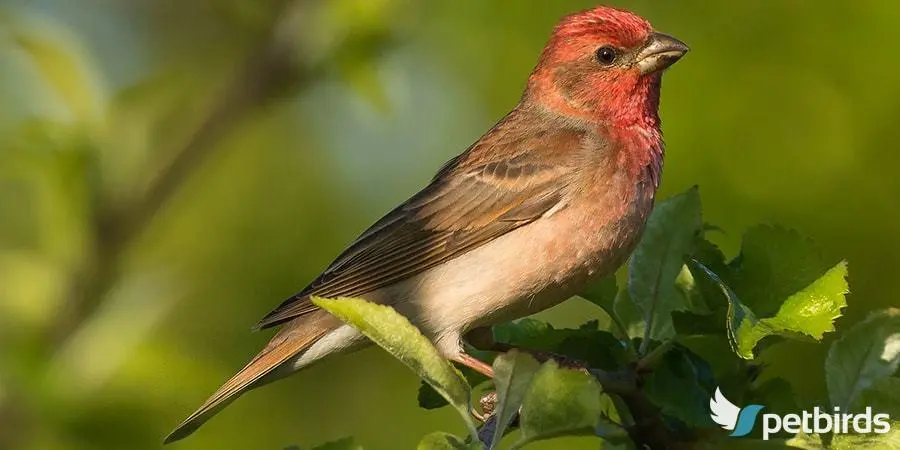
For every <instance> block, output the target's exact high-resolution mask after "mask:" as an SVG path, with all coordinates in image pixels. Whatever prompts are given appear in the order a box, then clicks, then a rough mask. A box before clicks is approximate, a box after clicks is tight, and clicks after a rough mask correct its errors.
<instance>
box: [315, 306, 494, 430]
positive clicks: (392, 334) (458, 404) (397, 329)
mask: <svg viewBox="0 0 900 450" xmlns="http://www.w3.org/2000/svg"><path fill="white" fill-rule="evenodd" d="M313 303H315V304H316V305H317V306H319V307H320V308H322V309H324V310H326V311H328V312H330V313H332V314H334V315H335V316H337V317H338V318H340V319H341V320H343V321H344V322H347V323H348V324H350V325H352V326H353V327H354V328H356V329H357V330H359V331H360V332H361V333H362V334H364V335H365V336H366V337H368V338H369V339H371V340H372V341H373V342H375V343H376V344H378V345H379V346H380V347H381V348H383V349H385V350H387V351H388V353H390V354H391V355H393V356H394V357H395V358H397V359H399V360H400V361H402V362H403V364H406V366H408V367H409V368H410V369H412V371H413V372H415V373H416V375H418V376H419V377H420V378H422V379H423V380H425V381H426V382H428V384H430V385H431V387H433V388H434V390H435V391H437V392H438V393H440V394H441V395H442V396H443V397H444V398H445V399H447V401H448V402H449V403H450V405H452V406H453V408H454V409H456V410H457V411H458V412H459V414H460V416H461V417H462V418H463V420H464V421H465V423H466V426H467V427H468V428H469V432H470V433H471V434H472V436H473V437H474V438H476V439H477V436H478V432H477V430H476V428H475V423H474V422H473V420H472V416H471V414H470V410H471V406H470V405H469V395H470V388H469V385H468V384H467V383H466V380H465V378H463V376H462V375H461V374H460V373H459V371H457V370H456V369H455V368H454V367H453V366H452V365H451V364H450V363H449V362H448V361H447V360H446V359H444V358H443V357H442V356H441V354H440V353H438V351H437V349H436V348H434V346H433V345H432V344H431V341H429V340H428V338H426V337H425V336H423V335H422V333H421V332H420V331H419V330H418V329H417V328H416V327H415V326H413V325H412V324H411V323H409V321H408V320H407V319H406V318H405V317H403V316H402V315H400V314H399V313H397V312H396V311H395V310H394V309H393V308H391V307H389V306H384V305H378V304H375V303H372V302H368V301H365V300H362V299H355V298H338V299H325V298H314V299H313Z"/></svg>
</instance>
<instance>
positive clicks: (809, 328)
mask: <svg viewBox="0 0 900 450" xmlns="http://www.w3.org/2000/svg"><path fill="white" fill-rule="evenodd" d="M689 266H690V268H691V270H692V271H694V272H695V273H696V274H698V275H701V276H705V277H708V279H710V280H711V281H713V282H714V283H716V285H718V286H719V288H720V290H721V293H722V295H724V297H725V298H726V300H727V301H728V315H727V317H726V332H727V334H728V338H729V341H730V342H731V344H732V348H733V349H734V351H735V353H737V354H738V355H739V356H741V357H742V358H745V359H753V357H754V356H753V349H754V348H755V347H756V345H757V344H758V343H759V341H760V340H762V339H763V338H765V337H767V336H775V335H778V336H783V337H788V338H800V337H804V336H805V337H806V338H812V339H816V340H819V339H822V337H823V335H824V334H825V333H826V332H829V331H833V330H834V320H835V319H837V318H838V317H840V315H841V309H842V308H843V307H845V306H846V305H847V303H846V298H845V295H846V293H847V291H848V286H847V280H846V277H847V265H846V263H843V262H842V263H839V264H838V265H836V266H835V267H833V268H831V269H830V270H828V271H827V272H825V274H824V275H822V276H821V277H820V278H818V279H816V280H814V282H813V283H812V284H810V285H808V286H806V287H805V288H803V289H801V290H800V291H798V292H796V293H794V294H793V295H791V296H790V297H788V298H787V299H786V300H785V301H784V303H783V305H782V306H781V309H780V310H779V311H778V313H777V314H775V316H774V317H769V318H764V319H758V318H757V316H756V314H754V312H753V311H752V310H751V309H750V308H749V307H747V306H746V305H744V304H743V303H742V302H741V300H740V299H739V298H738V296H737V294H735V292H734V291H733V290H732V289H731V287H729V286H728V285H727V284H725V282H724V281H722V279H721V278H719V276H718V275H717V274H715V273H713V272H712V271H711V270H710V269H709V268H707V267H706V266H703V265H702V264H700V263H699V262H697V261H691V262H690V264H689Z"/></svg>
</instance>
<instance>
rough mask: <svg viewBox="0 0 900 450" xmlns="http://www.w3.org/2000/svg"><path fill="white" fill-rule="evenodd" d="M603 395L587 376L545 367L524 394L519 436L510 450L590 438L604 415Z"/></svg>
mask: <svg viewBox="0 0 900 450" xmlns="http://www.w3.org/2000/svg"><path fill="white" fill-rule="evenodd" d="M602 393H603V392H602V391H601V389H600V385H599V384H598V383H597V381H596V380H595V379H594V378H593V377H591V376H590V375H588V374H586V373H584V372H581V371H577V370H568V369H561V368H559V366H557V364H556V363H555V362H553V361H548V362H546V363H544V364H543V365H542V366H541V368H540V370H538V372H537V374H535V376H534V378H533V379H532V382H531V386H530V387H529V389H528V392H527V393H526V394H525V401H524V402H523V404H522V412H521V419H520V422H519V423H520V427H521V432H522V435H521V438H520V440H519V442H517V443H516V444H515V445H514V446H513V447H512V448H520V447H522V446H523V445H525V444H527V443H529V442H533V441H537V440H541V439H550V438H554V437H559V436H565V435H593V434H594V430H595V429H596V428H597V425H598V423H599V421H600V416H601V414H602V413H603V404H602V401H601V395H602Z"/></svg>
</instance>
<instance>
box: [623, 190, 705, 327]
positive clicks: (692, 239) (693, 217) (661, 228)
mask: <svg viewBox="0 0 900 450" xmlns="http://www.w3.org/2000/svg"><path fill="white" fill-rule="evenodd" d="M702 229H703V220H702V218H701V205H700V193H699V190H698V189H697V188H696V187H694V188H691V189H689V190H688V191H687V192H685V193H682V194H679V195H676V196H673V197H670V198H668V199H666V200H664V201H662V202H660V203H659V204H658V205H657V206H656V207H655V208H654V209H653V213H652V214H651V215H650V218H649V219H648V221H647V228H646V230H645V231H644V237H643V238H642V239H641V242H640V243H639V244H638V246H637V248H636V249H635V251H634V253H633V254H632V256H631V262H630V263H629V266H628V293H629V297H630V298H631V300H632V301H633V302H634V303H635V304H636V305H637V306H638V308H640V310H641V311H642V312H643V316H644V318H645V321H646V322H647V323H648V324H649V327H650V334H649V337H650V338H652V339H664V338H667V337H671V336H672V335H673V334H674V329H673V327H672V319H671V316H670V314H671V313H672V311H678V310H682V309H686V308H687V307H688V305H687V304H686V302H685V300H684V298H683V296H682V294H680V293H679V292H678V290H677V288H676V286H675V280H676V278H677V277H678V274H679V273H680V272H681V268H682V266H683V265H684V260H683V258H684V257H685V256H686V255H689V254H691V253H692V252H693V249H694V245H695V243H696V240H697V236H698V235H700V233H701V230H702Z"/></svg>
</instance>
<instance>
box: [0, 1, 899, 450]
mask: <svg viewBox="0 0 900 450" xmlns="http://www.w3.org/2000/svg"><path fill="white" fill-rule="evenodd" d="M615 3H616V4H618V5H619V6H624V7H627V8H629V9H632V10H635V11H637V12H639V13H641V14H642V15H644V16H646V17H648V18H649V19H650V20H651V21H652V22H653V23H654V24H655V25H656V26H657V27H658V28H659V29H660V30H663V31H665V32H668V33H671V34H673V35H675V36H678V37H679V38H681V39H683V40H684V41H686V42H688V43H689V44H690V45H691V46H692V48H693V51H692V53H690V54H689V55H688V57H686V58H685V59H684V60H683V61H682V62H680V63H679V64H678V65H677V66H676V67H674V68H673V69H672V70H671V71H670V73H668V74H667V75H666V81H665V86H664V88H663V91H664V92H663V105H662V116H663V120H664V122H665V124H664V131H665V134H666V140H667V143H668V150H667V162H666V173H665V176H664V183H663V187H662V191H663V192H662V193H661V195H663V196H667V195H669V194H671V193H674V192H681V191H683V190H684V189H685V188H686V187H688V186H691V185H694V184H699V185H701V186H702V189H703V192H704V196H703V199H704V218H705V220H707V221H708V222H710V223H715V224H716V225H718V226H720V227H722V229H725V230H729V232H728V233H720V234H716V233H711V239H712V240H714V241H715V242H716V243H718V244H719V245H720V246H721V247H722V248H723V249H724V250H725V251H726V253H727V254H736V253H737V251H738V249H739V245H740V237H741V234H742V233H741V232H740V231H741V230H744V229H746V228H748V227H749V226H751V225H754V224H756V223H760V222H764V223H765V222H775V223H782V224H788V225H790V226H791V227H792V228H795V229H799V230H802V231H803V232H804V233H805V234H807V235H810V236H813V237H815V238H816V241H817V242H818V243H819V244H820V245H821V247H822V249H823V251H822V253H823V255H822V260H823V261H829V262H830V261H834V262H836V261H838V260H840V259H847V260H849V261H850V262H851V265H852V268H853V270H852V273H851V274H850V281H851V283H850V284H851V286H852V288H853V292H852V294H851V295H850V297H849V298H848V303H849V304H850V306H851V307H850V308H849V309H848V310H847V316H846V317H845V318H842V319H841V321H840V322H839V324H840V326H848V327H849V326H850V325H852V324H853V323H856V322H859V321H861V320H863V319H865V317H866V316H867V314H868V312H869V311H872V310H875V309H880V308H883V307H886V306H890V305H896V304H898V301H897V297H896V293H895V292H894V289H893V288H892V286H893V283H892V281H893V280H895V279H897V277H898V276H900V256H898V255H900V240H898V239H897V238H896V236H895V234H896V230H897V229H900V210H898V209H897V208H896V204H897V194H898V193H900V180H898V178H897V177H896V173H895V172H896V167H898V166H900V153H898V152H896V151H895V150H894V149H895V148H896V146H897V145H896V132H895V129H896V125H895V124H894V122H895V121H896V117H897V113H898V111H900V101H898V99H900V83H898V77H900V75H898V74H900V71H898V70H897V69H898V67H895V66H897V65H900V62H897V61H896V60H895V59H894V58H890V57H887V56H886V55H893V54H896V53H897V51H898V50H900V48H898V47H900V40H897V39H895V36H894V29H895V25H896V23H898V21H900V5H897V4H895V2H888V1H868V2H844V3H842V4H839V5H838V4H835V5H826V4H819V3H815V2H782V1H775V0H771V1H764V2H743V3H730V2H719V3H715V2H706V1H699V0H689V1H682V2H654V1H650V0H641V1H631V2H625V1H619V2H615ZM593 4H594V3H593V2H589V1H582V0H577V1H576V0H564V1H557V2H539V1H527V2H523V1H513V0H499V1H490V2H485V1H479V0H465V1H455V2H415V1H412V0H375V1H373V0H333V1H314V0H308V1H297V2H287V1H281V0H266V1H251V0H219V1H215V0H200V1H192V2H176V1H173V0H132V1H128V2H119V1H114V0H90V1H87V2H71V1H65V0H30V1H25V0H5V1H4V2H3V3H2V4H0V96H2V98H3V101H2V102H0V448H24V449H102V448H110V449H112V448H157V447H158V446H159V443H160V441H161V438H162V436H164V435H165V434H166V433H167V432H168V431H169V430H170V429H171V427H172V426H173V425H175V424H176V423H177V422H178V421H179V420H180V419H181V418H182V417H183V416H184V415H185V414H186V413H187V412H188V411H189V410H191V408H193V407H195V406H196V405H197V404H198V403H199V402H200V401H202V399H204V398H205V396H206V395H207V394H208V393H210V392H211V391H212V390H213V389H214V388H215V387H216V386H218V383H220V382H221V381H223V380H224V379H225V378H226V377H227V376H229V375H230V374H231V373H232V372H233V371H234V370H235V369H237V368H238V367H240V366H241V365H242V364H243V363H244V362H245V360H246V359H247V358H248V357H249V356H250V355H252V354H253V353H254V352H255V351H256V349H257V348H258V347H260V346H261V345H262V344H263V343H264V342H265V340H266V338H267V336H266V335H265V334H250V333H249V332H248V328H249V326H250V325H251V324H253V323H254V322H255V321H256V320H257V319H258V318H260V317H261V316H262V315H263V314H265V312H267V311H268V310H269V309H270V308H271V307H273V306H274V305H276V304H277V303H278V302H279V301H280V300H282V298H284V297H286V296H288V295H290V294H292V293H293V292H294V291H296V290H298V289H299V288H301V287H302V286H303V285H304V284H305V283H306V282H307V281H308V280H310V279H311V278H312V277H313V276H315V275H316V274H317V273H318V271H320V270H321V269H322V268H323V267H324V266H325V265H326V264H327V263H328V262H329V261H330V259H331V258H332V257H334V255H336V254H337V252H339V251H340V249H341V248H342V246H343V245H345V244H346V243H347V242H349V241H350V240H351V239H352V238H354V237H355V236H356V235H357V234H358V233H359V232H360V231H361V230H362V229H363V228H364V227H366V226H367V225H369V224H370V223H372V222H373V221H374V220H375V219H377V218H378V217H379V215H380V214H382V213H384V212H385V211H387V210H389V209H390V208H391V207H393V206H394V205H395V204H396V203H398V202H399V201H401V200H403V199H404V198H405V196H407V195H409V194H410V193H412V192H413V191H414V190H415V189H416V188H418V187H419V186H421V185H422V184H423V183H425V182H426V180H427V179H428V177H429V176H430V175H431V174H432V173H433V171H434V170H436V168H437V167H438V166H439V165H440V163H441V162H443V161H444V160H446V159H448V158H449V157H451V156H452V155H454V154H456V153H458V152H459V151H461V150H462V149H463V148H465V147H466V146H467V145H468V144H469V143H470V142H471V141H473V140H474V139H476V138H477V137H478V135H479V134H480V133H481V132H483V131H484V130H485V129H487V128H488V127H489V126H490V125H491V124H492V123H493V122H494V121H495V120H496V119H498V118H499V117H500V116H501V115H502V114H503V113H505V112H506V111H507V110H508V109H509V108H511V107H512V106H513V105H514V104H515V102H516V101H517V99H518V96H519V95H520V93H521V89H522V86H523V82H524V79H525V76H526V74H527V73H528V71H529V70H530V69H531V67H532V65H533V64H534V61H535V59H536V56H537V53H538V52H539V50H540V47H541V46H542V45H543V41H544V39H545V38H546V36H547V34H548V32H549V29H550V27H551V26H552V24H553V23H554V21H555V20H557V18H558V17H560V16H561V15H562V14H565V13H567V12H571V11H573V10H576V9H580V8H585V7H589V6H593ZM273 42H276V43H280V44H278V45H282V44H283V46H276V47H274V48H275V51H274V55H275V56H277V58H275V59H267V58H268V57H270V56H272V54H273V53H272V52H267V49H268V50H271V49H272V48H273V47H272V46H271V44H272V43H273ZM267 62H268V63H270V64H271V65H267ZM259 68H263V69H265V70H263V71H259V70H257V71H254V69H259ZM269 76H274V77H273V78H268V77H269ZM248 80H249V81H248ZM242 83H243V84H242ZM233 86H237V88H232V87H233ZM229 92H231V93H233V94H234V95H235V96H234V97H230V96H228V95H226V94H227V93H229ZM223 105H224V106H223ZM220 109H221V110H222V111H224V112H223V113H220V114H221V115H220V116H213V113H214V112H215V111H218V110H220ZM211 116H213V117H214V118H215V117H217V119H216V120H215V121H213V122H212V123H213V127H212V128H204V124H205V123H207V122H208V120H209V118H210V117H211ZM216 125H218V126H216ZM207 127H208V126H207ZM203 130H206V131H203ZM201 132H202V133H201ZM204 133H205V134H204ZM198 134H199V136H200V139H199V145H196V144H195V147H190V145H191V144H190V143H191V142H195V141H196V140H198V137H197V136H198ZM186 148H188V149H191V148H193V150H191V151H190V152H189V153H188V154H189V155H193V156H191V157H190V158H189V159H188V160H187V162H188V164H186V165H182V164H179V165H177V166H176V167H184V168H186V169H188V170H185V171H184V172H183V174H181V175H179V176H176V177H175V178H174V179H175V180H176V182H175V183H164V185H165V186H171V188H164V189H162V190H161V191H158V190H155V189H159V188H154V186H158V181H159V180H160V179H161V177H162V179H164V180H165V179H168V178H165V177H163V175H164V174H171V173H172V172H170V167H171V164H172V162H173V161H179V155H183V154H185V153H184V152H185V149H186ZM196 155H200V156H199V157H196ZM194 158H196V159H194ZM178 170H180V169H178ZM176 173H181V172H176ZM169 176H171V175H169ZM148 192H158V193H159V192H161V193H162V194H165V195H159V196H158V197H155V196H150V195H148ZM148 199H156V200H152V201H151V200H148ZM136 205H137V206H136ZM154 205H155V206H154ZM828 267H830V265H829V266H828ZM590 308H591V306H590V305H586V304H584V302H581V303H579V301H573V302H570V304H568V305H565V306H561V307H559V308H557V309H555V310H553V311H551V312H549V313H547V314H545V318H549V319H551V320H553V321H554V322H557V323H560V324H567V325H573V324H575V325H577V324H580V323H581V322H583V321H584V320H583V318H584V316H585V315H586V314H588V313H587V311H589V310H590ZM757 313H759V311H757ZM765 316H769V314H766V315H765ZM828 339H832V338H830V337H828V336H827V335H826V340H828ZM827 348H828V346H820V347H817V346H814V345H811V344H807V343H804V342H800V341H785V342H784V343H779V344H776V345H773V346H770V347H766V348H765V349H762V350H760V354H758V355H757V356H758V357H759V358H760V359H761V360H763V361H766V362H770V363H771V365H772V367H779V370H780V371H781V372H782V373H780V374H779V376H780V377H782V378H785V379H786V380H788V381H797V382H796V383H792V386H793V387H794V388H795V389H797V391H798V392H797V394H798V395H799V396H800V397H801V398H818V397H821V396H822V395H824V393H825V392H826V386H825V384H824V382H823V381H818V380H809V381H806V380H805V379H804V373H805V369H806V368H808V367H811V366H815V367H821V366H822V364H823V363H824V361H825V359H826V352H825V350H824V349H827ZM720 351H729V349H727V348H725V349H720ZM416 387H417V383H416V380H415V378H414V377H413V376H412V375H410V374H408V373H407V372H406V370H405V369H404V368H403V367H402V366H401V365H399V364H396V363H395V362H393V361H392V360H391V359H390V357H388V356H386V355H384V354H382V353H380V352H377V351H363V352H361V353H358V354H355V355H353V356H352V357H341V358H337V359H335V360H333V361H329V362H327V363H324V364H322V365H320V366H317V367H315V368H312V369H310V370H308V371H305V372H304V373H302V374H299V375H297V376H295V377H293V378H292V379H290V380H288V381H284V382H281V383H277V384H274V385H272V386H270V387H267V388H265V389H262V390H260V391H257V392H253V393H252V394H250V395H248V396H246V397H245V398H243V399H241V400H240V401H238V402H236V403H235V404H234V405H233V406H232V407H230V408H229V409H228V410H227V411H225V412H224V413H223V414H222V415H221V416H220V417H217V418H216V419H215V420H214V421H212V422H210V424H209V425H208V426H207V427H206V428H204V429H203V430H202V431H201V432H199V433H198V434H197V435H196V436H193V437H191V439H189V440H187V441H185V442H184V443H182V444H179V445H180V446H182V447H184V448H283V447H284V446H285V445H287V444H290V443H299V444H301V445H303V446H306V445H307V444H311V443H315V442H324V441H329V440H335V439H338V438H341V437H343V436H346V435H350V434H352V435H354V436H356V437H357V439H358V440H359V441H360V442H365V443H366V448H372V449H378V448H383V449H395V448H411V447H413V446H414V445H415V443H416V442H418V440H419V438H420V437H421V435H422V432H423V431H427V430H432V429H442V426H443V424H446V423H449V422H451V421H452V419H450V418H451V417H452V415H453V413H452V412H450V411H448V410H447V409H443V410H436V411H433V412H428V413H421V412H419V410H418V408H417V406H416V404H415V401H414V400H413V398H414V397H415V389H416ZM407 399H408V400H407ZM262 412H265V414H263V413H262ZM385 418H390V420H391V421H392V422H393V423H397V424H402V425H403V429H409V430H411V431H410V432H409V433H403V432H397V433H384V430H385V422H384V419H385ZM451 431H453V432H455V433H457V434H462V431H463V429H462V427H460V428H459V429H458V430H451ZM557 445H567V447H566V448H594V446H595V443H594V442H593V441H590V440H584V439H578V438H573V439H572V440H571V441H567V442H565V444H558V443H557ZM579 446H581V447H579ZM535 448H540V445H536V446H535ZM550 448H552V447H550Z"/></svg>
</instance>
